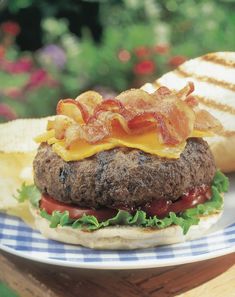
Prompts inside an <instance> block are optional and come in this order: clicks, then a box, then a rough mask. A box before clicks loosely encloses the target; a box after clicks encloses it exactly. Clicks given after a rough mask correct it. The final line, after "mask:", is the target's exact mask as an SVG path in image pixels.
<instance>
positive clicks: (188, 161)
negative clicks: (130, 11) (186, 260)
mask: <svg viewBox="0 0 235 297" xmlns="http://www.w3.org/2000/svg"><path fill="white" fill-rule="evenodd" d="M193 90H194V86H193V84H192V83H189V84H188V85H186V86H185V87H184V88H182V89H181V90H179V91H177V92H172V91H170V90H169V89H168V88H166V87H161V88H159V89H157V90H156V91H155V92H154V93H152V94H148V93H147V92H145V91H143V90H139V89H138V90H137V89H131V90H128V91H125V92H123V93H121V94H120V95H118V96H117V97H116V98H111V99H103V98H102V96H101V95H100V94H98V93H96V92H93V91H88V92H86V93H83V94H82V95H80V96H78V97H77V98H76V99H75V100H73V99H65V100H60V101H59V102H58V105H57V115H56V116H55V118H53V119H50V120H49V121H48V124H47V131H45V133H43V134H41V135H39V136H38V137H36V141H37V142H38V143H40V146H39V148H38V151H37V154H36V156H35V158H34V161H33V171H34V183H35V185H31V186H29V185H25V184H24V185H23V187H22V189H21V190H20V191H19V200H20V201H23V200H25V199H29V201H30V205H31V212H32V214H33V216H34V217H35V225H36V228H37V229H38V230H40V232H41V233H42V234H43V235H44V236H46V237H48V238H51V239H55V240H59V241H62V242H66V243H72V244H80V245H83V246H86V247H91V248H102V249H136V248H145V247H152V246H157V245H162V244H171V243H177V242H182V241H184V240H188V239H192V238H196V237H198V236H201V235H202V234H203V233H204V232H205V231H206V230H208V229H209V228H210V227H211V225H213V224H215V223H216V222H217V220H218V219H219V217H220V215H221V213H222V209H223V198H222V193H223V192H225V191H226V190H227V187H228V180H227V178H226V177H225V176H224V175H223V174H222V173H221V172H220V171H217V170H216V166H215V161H214V158H213V155H212V153H211V151H210V149H209V146H208V144H207V143H206V142H205V141H204V140H203V139H202V136H211V135H214V133H217V132H218V131H220V130H221V129H222V126H221V124H220V122H219V121H218V120H217V119H215V118H214V117H213V116H211V115H210V114H209V113H208V112H207V111H205V110H201V109H199V108H198V106H197V100H196V99H195V98H194V97H193V96H192V92H193Z"/></svg>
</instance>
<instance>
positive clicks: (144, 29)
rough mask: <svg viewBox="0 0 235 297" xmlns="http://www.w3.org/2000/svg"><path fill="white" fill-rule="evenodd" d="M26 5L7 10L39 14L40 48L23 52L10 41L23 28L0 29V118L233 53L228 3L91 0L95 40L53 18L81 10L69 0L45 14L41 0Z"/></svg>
mask: <svg viewBox="0 0 235 297" xmlns="http://www.w3.org/2000/svg"><path fill="white" fill-rule="evenodd" d="M26 2H27V3H25V4H24V7H22V6H21V4H20V1H16V0H13V1H11V3H9V9H10V11H12V12H17V13H18V12H19V11H20V10H21V9H26V8H27V7H30V6H32V7H36V8H37V9H38V11H39V12H40V13H41V14H42V22H41V29H42V41H43V46H42V47H41V48H40V49H38V50H37V51H35V52H33V53H32V52H22V51H20V50H19V48H18V47H17V45H16V38H17V36H18V35H19V34H21V32H22V31H23V30H24V28H20V26H19V24H17V23H15V22H12V21H10V20H9V21H7V22H5V23H2V24H1V25H0V82H1V87H0V104H1V105H0V120H1V121H5V120H9V119H13V118H17V117H38V116H44V115H49V114H51V113H53V112H54V108H55V106H56V103H57V100H58V99H60V98H66V97H75V96H77V94H79V93H80V92H82V91H84V90H87V89H98V90H99V91H101V92H103V93H104V95H105V94H106V95H109V94H112V93H113V92H114V93H115V92H121V91H122V90H125V89H127V88H130V87H140V86H141V85H143V84H144V83H145V82H148V81H152V80H155V79H156V78H157V77H159V76H161V75H162V74H163V73H165V72H167V71H171V70H172V69H174V68H175V67H177V66H179V65H180V64H181V63H183V62H184V61H186V60H187V59H188V58H192V57H195V56H199V55H201V54H203V53H207V52H211V51H220V50H221V51H222V50H234V48H235V39H234V27H235V18H234V16H233V11H234V8H235V4H234V3H233V2H234V1H232V0H231V1H222V0H221V1H214V0H203V1H202V0H199V1H194V0H187V1H186V0H160V1H157V0H149V1H141V0H135V1H133V0H125V1H100V2H99V1H98V0H97V2H99V13H98V16H97V18H99V23H100V25H101V27H102V34H101V35H100V38H99V42H95V41H94V38H93V35H92V34H91V32H90V31H89V30H88V29H87V28H86V27H82V28H81V37H78V36H77V35H75V34H73V33H72V32H71V28H70V26H69V21H68V19H63V18H56V17H53V16H54V15H53V11H54V14H56V13H57V14H58V12H59V10H60V9H62V11H65V10H66V11H67V12H69V11H71V10H73V11H76V7H78V8H77V9H78V10H79V9H81V7H82V6H76V5H75V4H74V3H72V1H70V0H68V2H67V1H66V3H65V2H63V1H62V2H59V3H57V4H50V9H49V10H48V9H47V7H48V5H49V4H48V2H47V1H44V0H43V1H40V3H41V4H40V5H39V4H38V3H39V2H37V1H32V0H30V1H26ZM217 2H218V3H217ZM70 4H71V5H72V6H71V5H70ZM60 6H61V7H60ZM71 7H72V9H71ZM84 13H85V15H86V16H87V18H88V17H89V13H88V12H86V11H84Z"/></svg>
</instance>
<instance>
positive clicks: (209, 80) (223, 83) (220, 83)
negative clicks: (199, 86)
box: [175, 68, 235, 91]
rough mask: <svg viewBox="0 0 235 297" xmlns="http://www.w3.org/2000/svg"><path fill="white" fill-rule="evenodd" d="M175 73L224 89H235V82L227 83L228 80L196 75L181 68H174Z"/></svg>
mask: <svg viewBox="0 0 235 297" xmlns="http://www.w3.org/2000/svg"><path fill="white" fill-rule="evenodd" d="M175 73H176V74H178V75H179V76H181V77H193V78H196V79H197V80H200V81H203V82H207V83H210V84H213V85H217V86H221V87H223V88H225V89H228V90H231V91H235V84H232V83H228V82H226V81H223V80H218V79H216V78H212V77H208V76H202V75H198V74H196V73H193V72H187V71H185V70H183V69H181V68H178V69H176V70H175Z"/></svg>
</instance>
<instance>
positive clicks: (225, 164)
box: [142, 52, 235, 172]
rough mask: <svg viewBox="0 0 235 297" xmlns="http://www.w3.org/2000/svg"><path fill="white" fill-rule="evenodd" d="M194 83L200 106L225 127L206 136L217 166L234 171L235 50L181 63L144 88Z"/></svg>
mask: <svg viewBox="0 0 235 297" xmlns="http://www.w3.org/2000/svg"><path fill="white" fill-rule="evenodd" d="M188 81H192V82H193V83H194V86H195V90H194V92H193V95H194V97H196V98H197V99H198V101H199V107H200V108H203V109H205V110H207V111H209V112H210V113H211V114H212V115H214V116H215V117H216V118H217V119H219V120H220V121H221V123H222V124H223V126H224V131H223V132H221V134H220V135H218V136H214V137H210V138H207V139H206V140H207V141H208V143H209V145H210V147H211V149H212V152H213V154H214V156H215V159H216V163H217V167H218V168H220V169H221V170H223V171H224V172H230V171H235V52H216V53H210V54H207V55H204V56H201V57H198V58H195V59H192V60H189V61H187V62H185V63H183V64H182V65H180V66H179V67H178V68H177V69H175V70H174V71H171V72H168V73H166V74H165V75H163V76H162V77H160V78H159V79H157V80H156V81H154V82H153V83H147V84H145V85H144V86H143V87H142V88H143V89H144V90H145V91H147V92H150V93H152V92H154V91H155V90H156V89H157V88H159V87H161V86H166V87H168V88H169V89H171V90H179V89H181V88H182V87H184V86H185V84H186V82H188Z"/></svg>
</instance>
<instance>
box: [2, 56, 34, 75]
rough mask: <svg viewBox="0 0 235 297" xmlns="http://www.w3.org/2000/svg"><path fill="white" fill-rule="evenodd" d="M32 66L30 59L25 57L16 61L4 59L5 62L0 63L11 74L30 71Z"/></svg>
mask: <svg viewBox="0 0 235 297" xmlns="http://www.w3.org/2000/svg"><path fill="white" fill-rule="evenodd" d="M32 66H33V63H32V60H31V59H30V58H27V57H23V58H21V59H19V60H18V61H16V62H11V61H5V63H4V64H3V65H2V67H3V69H4V70H5V71H7V72H9V73H12V74H16V73H25V72H30V71H31V69H32Z"/></svg>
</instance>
